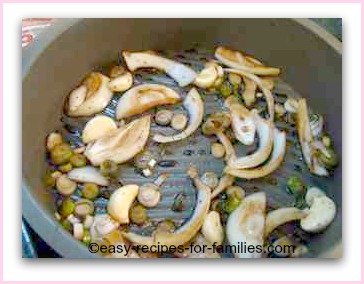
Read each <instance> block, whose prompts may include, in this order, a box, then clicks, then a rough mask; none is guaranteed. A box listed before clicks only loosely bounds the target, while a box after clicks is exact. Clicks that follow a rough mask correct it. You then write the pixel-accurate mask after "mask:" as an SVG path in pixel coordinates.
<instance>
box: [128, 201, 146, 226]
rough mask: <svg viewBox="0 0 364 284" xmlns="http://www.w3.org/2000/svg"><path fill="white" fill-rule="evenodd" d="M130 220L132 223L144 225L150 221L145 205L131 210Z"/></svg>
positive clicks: (136, 206)
mask: <svg viewBox="0 0 364 284" xmlns="http://www.w3.org/2000/svg"><path fill="white" fill-rule="evenodd" d="M130 219H131V221H132V223H134V224H137V225H142V224H143V223H145V222H146V221H147V219H148V215H147V210H146V209H145V208H144V206H143V205H140V204H138V205H135V206H133V207H132V208H131V210H130Z"/></svg>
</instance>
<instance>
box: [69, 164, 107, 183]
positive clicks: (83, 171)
mask: <svg viewBox="0 0 364 284" xmlns="http://www.w3.org/2000/svg"><path fill="white" fill-rule="evenodd" d="M67 176H68V178H69V179H71V180H74V181H77V182H82V183H88V182H91V183H96V184H97V185H101V186H108V185H109V181H108V180H107V179H106V178H105V177H104V176H103V175H102V174H101V173H100V171H98V170H97V169H96V168H94V167H92V166H86V167H82V168H75V169H72V170H71V171H69V172H68V173H67Z"/></svg>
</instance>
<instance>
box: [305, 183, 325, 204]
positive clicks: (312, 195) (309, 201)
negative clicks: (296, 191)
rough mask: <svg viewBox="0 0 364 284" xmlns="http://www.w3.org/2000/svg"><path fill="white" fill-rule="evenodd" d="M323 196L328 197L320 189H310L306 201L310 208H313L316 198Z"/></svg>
mask: <svg viewBox="0 0 364 284" xmlns="http://www.w3.org/2000/svg"><path fill="white" fill-rule="evenodd" d="M321 196H326V194H325V192H323V191H322V190H321V189H319V188H318V187H310V188H309V189H308V190H307V192H306V196H305V201H306V203H307V205H308V206H311V205H312V203H313V200H314V198H315V197H321Z"/></svg>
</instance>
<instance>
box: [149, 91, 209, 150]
mask: <svg viewBox="0 0 364 284" xmlns="http://www.w3.org/2000/svg"><path fill="white" fill-rule="evenodd" d="M183 107H184V108H185V109H187V112H188V115H189V121H188V125H187V127H186V128H185V130H183V131H182V132H180V133H178V134H175V135H171V136H164V135H162V134H155V135H154V137H153V140H154V141H156V142H158V143H170V142H175V141H179V140H182V139H185V138H187V137H188V136H190V135H191V134H192V133H193V132H195V131H196V130H197V129H198V127H199V126H200V124H201V122H202V119H203V113H204V106H203V101H202V99H201V96H200V94H199V93H198V92H197V90H196V89H195V88H192V89H191V90H190V91H189V92H188V94H187V96H186V98H185V99H184V101H183Z"/></svg>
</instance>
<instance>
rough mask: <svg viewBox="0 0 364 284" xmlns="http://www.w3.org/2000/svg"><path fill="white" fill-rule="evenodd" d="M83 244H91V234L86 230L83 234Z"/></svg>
mask: <svg viewBox="0 0 364 284" xmlns="http://www.w3.org/2000/svg"><path fill="white" fill-rule="evenodd" d="M82 242H83V243H85V244H89V243H90V242H91V234H90V231H89V230H87V229H85V230H84V232H83V237H82Z"/></svg>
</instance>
